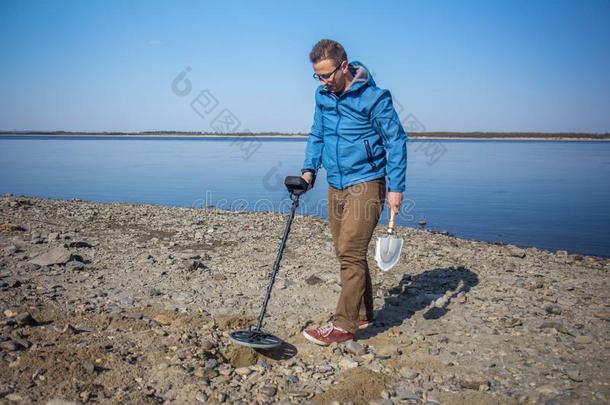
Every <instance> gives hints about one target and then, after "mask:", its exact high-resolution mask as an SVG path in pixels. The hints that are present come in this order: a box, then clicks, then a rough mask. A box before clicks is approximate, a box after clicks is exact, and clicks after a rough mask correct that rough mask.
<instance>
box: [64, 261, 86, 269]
mask: <svg viewBox="0 0 610 405" xmlns="http://www.w3.org/2000/svg"><path fill="white" fill-rule="evenodd" d="M84 268H85V263H83V262H79V261H77V260H72V261H69V262H68V263H66V270H68V271H81V270H82V269H84Z"/></svg>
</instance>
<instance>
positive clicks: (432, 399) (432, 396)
mask: <svg viewBox="0 0 610 405" xmlns="http://www.w3.org/2000/svg"><path fill="white" fill-rule="evenodd" d="M440 403H441V399H440V397H439V396H438V394H437V393H436V392H429V393H428V394H426V405H429V404H440Z"/></svg>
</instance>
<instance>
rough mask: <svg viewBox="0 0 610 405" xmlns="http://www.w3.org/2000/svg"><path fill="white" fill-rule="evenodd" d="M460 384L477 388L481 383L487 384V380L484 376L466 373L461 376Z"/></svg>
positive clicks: (464, 386) (473, 388) (463, 386)
mask: <svg viewBox="0 0 610 405" xmlns="http://www.w3.org/2000/svg"><path fill="white" fill-rule="evenodd" d="M460 385H461V386H462V388H467V389H470V390H478V389H479V387H480V386H482V385H489V382H488V381H487V379H485V378H484V377H480V376H476V375H466V376H464V377H462V378H461V380H460Z"/></svg>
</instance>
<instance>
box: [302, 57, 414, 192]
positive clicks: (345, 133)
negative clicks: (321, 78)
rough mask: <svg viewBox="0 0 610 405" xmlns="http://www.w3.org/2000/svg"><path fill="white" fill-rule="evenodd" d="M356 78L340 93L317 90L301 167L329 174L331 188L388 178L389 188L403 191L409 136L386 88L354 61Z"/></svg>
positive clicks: (352, 64) (324, 89)
mask: <svg viewBox="0 0 610 405" xmlns="http://www.w3.org/2000/svg"><path fill="white" fill-rule="evenodd" d="M349 66H350V69H351V70H352V73H353V74H354V80H353V81H352V85H351V87H350V89H349V90H347V91H346V92H344V93H343V94H341V95H340V96H337V95H335V94H334V93H332V92H329V91H328V90H327V89H326V86H319V87H318V88H317V89H316V110H315V113H314V118H313V125H312V127H311V133H310V134H309V138H308V140H307V148H306V150H305V162H304V164H303V170H304V171H305V170H311V171H313V172H314V173H317V171H318V169H319V168H320V166H323V167H324V168H325V169H326V172H327V181H328V184H330V185H331V186H332V187H334V188H337V189H345V188H346V187H349V186H352V185H354V184H358V183H362V182H365V181H369V180H374V179H379V178H383V177H385V176H387V178H388V181H387V184H388V190H389V191H399V192H404V190H405V175H406V169H407V134H406V133H405V131H404V129H403V128H402V125H401V124H400V120H399V119H398V115H397V114H396V110H394V106H393V105H392V96H391V95H390V92H389V91H388V90H383V89H380V88H379V87H377V85H376V84H375V81H374V80H373V78H372V76H371V75H370V73H369V71H368V70H367V69H366V67H365V66H364V65H362V64H361V63H359V62H352V63H350V65H349Z"/></svg>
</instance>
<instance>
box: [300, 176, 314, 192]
mask: <svg viewBox="0 0 610 405" xmlns="http://www.w3.org/2000/svg"><path fill="white" fill-rule="evenodd" d="M301 177H302V178H303V180H305V181H306V182H307V184H309V187H307V190H311V188H312V187H313V186H312V185H311V181H312V180H313V174H312V173H311V172H305V173H303V175H302V176H301Z"/></svg>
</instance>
